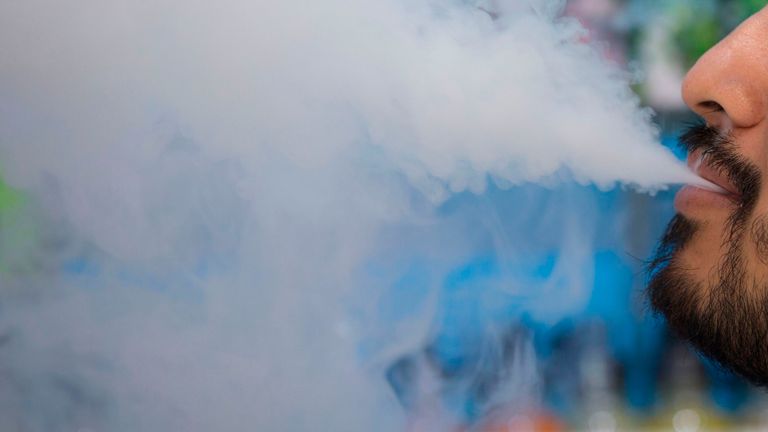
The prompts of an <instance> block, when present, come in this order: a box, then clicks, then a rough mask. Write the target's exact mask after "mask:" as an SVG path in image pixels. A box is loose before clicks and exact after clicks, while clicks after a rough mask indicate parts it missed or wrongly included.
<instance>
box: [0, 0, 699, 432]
mask: <svg viewBox="0 0 768 432" xmlns="http://www.w3.org/2000/svg"><path fill="white" fill-rule="evenodd" d="M559 8H560V2H557V1H544V0H528V1H524V0H520V1H498V2H475V3H471V4H470V3H468V2H459V1H451V0H445V1H437V0H434V1H432V0H419V1H415V2H414V1H410V2H408V1H402V0H359V1H355V2H349V1H344V0H327V1H322V2H294V1H264V0H256V1H245V0H222V1H219V2H215V3H211V2H200V1H179V0H158V1H152V2H146V1H133V2H121V1H114V0H106V1H105V0H100V1H95V0H79V1H77V2H75V3H72V2H45V1H40V0H26V1H23V2H22V1H6V2H2V3H0V170H1V172H2V175H3V177H4V179H5V180H6V181H7V182H8V183H9V184H10V185H12V186H13V188H15V190H17V191H22V192H23V194H24V196H25V197H26V198H25V200H24V203H23V206H24V208H25V215H24V216H23V217H18V218H16V221H15V223H10V222H7V223H5V224H4V226H3V227H2V229H3V230H4V231H7V230H12V229H15V228H13V227H14V226H16V227H18V226H21V225H23V226H24V227H26V228H24V229H25V231H24V232H29V235H28V236H27V240H26V243H27V244H26V245H25V246H24V247H23V248H16V247H15V246H13V245H18V242H15V243H6V244H4V245H3V246H2V247H0V249H2V253H0V257H2V258H3V259H4V260H5V261H6V262H4V263H3V266H2V268H3V270H2V273H0V287H2V288H1V290H0V305H2V309H1V310H0V325H1V326H2V327H0V329H1V330H2V332H3V333H2V334H3V336H2V339H0V341H2V346H0V367H1V368H0V380H2V384H3V385H2V388H1V389H0V429H2V430H8V431H16V430H18V431H22V430H23V431H28V430H31V431H38V430H39V431H52V430H53V431H55V430H62V431H63V430H67V431H69V430H117V431H136V430H142V431H169V430H185V431H211V430H218V431H238V430H258V431H277V430H285V431H309V430H325V431H361V430H382V431H385V430H386V431H389V430H398V429H401V428H402V427H404V425H405V423H406V419H405V414H404V413H403V411H402V409H401V408H400V407H399V405H398V403H397V401H396V398H395V395H394V394H393V392H392V389H391V387H390V385H388V384H387V382H386V381H385V380H384V378H383V373H384V370H385V369H386V367H387V366H388V365H389V364H390V363H391V362H392V361H393V360H394V359H396V358H398V357H399V356H401V355H402V354H403V353H406V352H408V351H410V350H414V349H417V348H418V347H419V346H420V345H421V344H423V343H424V341H425V340H426V338H428V337H429V333H430V331H431V330H430V328H431V327H430V326H431V325H432V324H431V323H432V322H433V318H434V316H435V314H436V308H439V306H437V305H438V303H439V302H438V301H437V300H436V297H435V295H436V294H435V293H436V287H437V286H438V285H439V284H440V283H441V280H442V278H443V277H444V275H445V274H446V273H447V272H448V271H449V270H450V269H451V268H453V267H454V266H455V264H456V263H457V262H461V261H462V260H466V259H467V258H468V257H469V256H471V254H472V253H473V251H474V250H475V249H473V248H474V247H475V246H476V245H477V244H479V243H482V241H485V240H480V239H479V238H480V237H483V236H486V237H488V239H490V241H492V242H494V244H496V245H497V246H498V245H501V246H500V247H502V249H504V250H506V251H507V252H508V253H509V254H511V255H514V254H515V251H520V250H523V249H526V248H528V247H534V248H537V249H538V250H545V249H547V248H556V249H558V250H561V251H563V253H564V255H566V256H569V257H577V258H572V259H568V260H564V261H562V262H560V263H558V264H557V266H556V267H555V270H554V271H553V272H552V273H551V276H549V277H548V279H547V281H545V282H546V283H545V284H544V286H536V287H534V286H530V285H527V282H525V281H518V284H517V285H516V286H515V288H514V289H517V290H519V291H517V293H518V294H521V295H523V296H522V297H518V298H525V299H527V300H525V301H523V300H521V303H520V304H519V307H520V308H521V309H522V308H526V307H530V308H532V310H535V311H538V312H536V313H539V314H541V315H542V316H548V317H555V318H556V317H557V316H558V314H560V313H562V311H563V310H567V309H568V308H572V307H577V306H575V305H578V304H580V303H579V299H583V298H584V289H585V288H584V287H587V286H588V285H589V275H585V274H584V271H583V266H582V265H581V264H582V263H580V261H579V258H578V257H579V256H583V255H584V254H583V252H584V250H589V248H590V245H589V244H588V239H589V238H590V235H591V234H590V233H591V232H593V231H594V229H595V225H594V223H595V222H594V218H591V217H590V215H589V214H583V215H579V216H578V217H576V216H574V217H571V218H568V219H566V223H565V224H564V225H563V224H560V223H559V219H557V218H556V217H554V216H553V215H552V214H551V212H552V211H551V208H552V202H551V201H550V200H543V199H541V198H540V195H536V194H533V195H532V196H529V194H530V191H531V189H530V186H523V185H530V184H531V183H539V184H543V185H546V186H549V187H555V186H557V185H568V184H570V183H572V182H577V183H580V184H582V185H588V184H592V185H596V186H597V187H599V188H601V189H608V188H612V187H615V186H616V185H619V184H624V185H630V186H633V187H636V188H638V189H640V190H643V191H656V190H659V189H663V188H665V187H666V186H667V185H669V184H673V183H684V182H697V181H699V180H697V178H696V177H695V176H694V175H693V174H691V173H689V172H688V171H687V170H686V169H685V168H684V167H683V166H682V165H681V164H680V163H679V162H678V161H677V160H676V159H675V158H674V157H673V156H672V155H671V153H669V152H668V151H666V150H665V149H664V148H663V147H661V146H660V145H658V144H657V143H656V130H655V129H654V127H653V126H652V125H651V122H650V116H651V113H649V112H648V111H647V110H644V109H641V108H640V107H639V106H638V101H637V100H636V98H635V97H634V96H633V94H632V92H631V91H630V89H629V87H628V80H629V76H628V75H627V73H625V72H623V71H622V70H621V69H620V68H619V67H617V66H616V65H613V64H611V63H610V62H608V61H606V60H603V59H602V58H601V56H600V54H599V51H598V50H597V49H595V47H592V46H590V45H588V44H585V43H583V42H582V39H583V36H584V30H583V29H582V28H581V27H580V26H579V24H578V23H577V22H575V21H573V20H568V19H563V18H558V13H559V11H560V9H559ZM562 187H567V188H569V189H567V190H568V191H569V192H566V193H564V194H561V195H559V198H558V199H557V201H560V199H565V200H566V202H565V203H563V202H560V204H561V205H563V206H565V207H564V208H566V209H569V208H570V209H571V210H572V211H575V210H576V209H582V210H583V207H582V206H569V205H568V203H567V200H568V199H569V198H568V197H573V196H578V195H579V187H578V186H573V185H570V186H562ZM488 188H491V189H493V190H499V189H502V190H506V189H509V188H515V190H519V193H516V194H515V195H514V197H515V199H514V203H513V204H511V205H513V207H514V210H513V213H514V214H515V216H514V217H512V218H510V219H509V220H506V221H504V223H503V224H506V225H507V226H509V227H515V228H514V229H516V230H520V235H521V236H524V237H520V238H516V237H514V236H510V235H509V233H508V232H507V234H504V235H502V234H499V233H500V232H502V231H505V230H503V229H501V230H500V229H498V227H499V226H501V225H500V222H499V216H498V214H497V210H496V209H494V208H493V206H491V205H487V206H485V207H484V206H483V205H479V206H476V205H475V204H473V205H471V206H463V207H462V206H459V207H460V210H456V211H451V209H450V208H448V207H450V206H449V205H448V204H450V203H451V202H454V197H457V196H465V194H463V193H464V192H471V193H474V194H477V195H478V196H483V194H484V193H486V190H487V189H488ZM537 197H538V198H537ZM462 199H464V198H462ZM466 199H471V198H466ZM574 199H575V198H574ZM479 202H481V203H482V202H486V204H487V201H483V200H482V199H480V201H479ZM446 206H448V207H446ZM561 208H563V207H561ZM469 214H472V215H475V216H477V217H475V216H473V217H469V216H468V215H469ZM505 217H506V216H505ZM575 219H578V221H577V220H575ZM475 220H481V221H484V222H483V224H485V226H484V227H481V226H478V225H475V224H473V223H469V221H475ZM533 221H536V223H537V224H538V225H537V226H539V227H544V226H546V227H547V228H546V229H540V230H539V231H537V232H538V233H539V235H541V237H539V240H537V242H539V243H538V244H537V245H525V244H524V239H531V238H533V237H531V231H530V230H531V229H534V230H535V228H533V225H532V223H533ZM548 221H549V222H552V223H553V225H557V228H556V229H552V228H551V226H552V225H546V224H547V223H548ZM503 224H502V225H503ZM30 226H34V227H35V229H30V228H29V227H30ZM523 231H526V232H523ZM481 232H482V233H483V234H480V233H481ZM505 235H506V237H505ZM3 238H6V237H3ZM31 244H32V245H34V246H30V245H31ZM526 250H527V249H526ZM420 260H421V261H420ZM419 262H421V263H422V264H419ZM418 265H425V266H427V267H428V268H429V271H427V272H426V274H428V275H429V276H425V277H424V278H423V280H421V279H420V280H417V281H416V282H413V283H412V285H409V286H408V287H407V288H408V289H406V290H404V291H402V292H407V293H409V294H408V296H406V297H397V296H395V298H396V299H397V300H395V301H394V302H395V306H394V307H390V308H389V309H388V308H387V307H384V306H382V302H384V303H386V301H387V300H386V299H387V298H391V297H392V293H391V289H392V286H393V284H394V285H397V280H400V279H398V278H399V276H398V275H404V274H407V273H408V272H409V271H410V270H409V269H411V268H412V267H413V266H418ZM406 279H407V278H406ZM509 280H511V281H512V284H513V285H514V281H515V280H516V279H515V276H514V275H512V276H511V277H510V279H509ZM564 287H567V288H564ZM539 293H547V295H549V296H550V298H551V296H552V294H553V293H558V295H560V296H565V297H564V298H568V299H571V300H574V299H575V300H576V301H570V300H569V301H564V302H562V303H558V304H552V302H549V303H546V304H544V305H542V304H541V303H537V302H536V300H537V299H540V297H538V294H539ZM561 298H562V297H561ZM390 309H391V310H393V311H395V312H392V313H389V312H387V313H385V312H383V311H387V310H390ZM552 319H554V318H552Z"/></svg>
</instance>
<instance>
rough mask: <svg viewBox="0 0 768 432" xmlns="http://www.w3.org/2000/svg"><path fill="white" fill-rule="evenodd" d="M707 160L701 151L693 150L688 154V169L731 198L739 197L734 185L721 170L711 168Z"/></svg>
mask: <svg viewBox="0 0 768 432" xmlns="http://www.w3.org/2000/svg"><path fill="white" fill-rule="evenodd" d="M709 162H710V161H709V158H708V157H707V155H706V154H705V153H704V151H703V150H695V151H693V152H691V153H689V154H688V160H687V163H688V167H689V168H690V169H691V170H693V171H694V172H695V173H696V174H698V175H699V176H701V177H702V178H704V179H706V180H709V181H711V182H712V183H714V184H716V185H718V186H720V187H721V188H723V189H725V190H726V191H728V193H729V194H730V195H732V196H733V197H739V196H740V195H741V193H740V192H739V189H738V188H737V187H736V185H734V184H733V182H731V180H730V179H729V178H728V175H727V173H725V172H723V170H719V169H716V168H713V167H712V166H711V165H710V163H709Z"/></svg>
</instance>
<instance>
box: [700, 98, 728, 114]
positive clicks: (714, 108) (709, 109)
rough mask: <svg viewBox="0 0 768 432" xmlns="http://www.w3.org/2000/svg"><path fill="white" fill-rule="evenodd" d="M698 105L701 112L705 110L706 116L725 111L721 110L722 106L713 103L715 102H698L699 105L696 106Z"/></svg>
mask: <svg viewBox="0 0 768 432" xmlns="http://www.w3.org/2000/svg"><path fill="white" fill-rule="evenodd" d="M698 105H699V107H700V108H701V109H702V110H705V111H706V114H710V113H716V112H723V111H725V109H724V108H723V106H722V105H720V104H719V103H717V102H715V101H704V102H699V104H698Z"/></svg>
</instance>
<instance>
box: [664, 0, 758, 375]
mask: <svg viewBox="0 0 768 432" xmlns="http://www.w3.org/2000/svg"><path fill="white" fill-rule="evenodd" d="M766 41H768V7H766V8H764V9H763V10H762V11H760V12H758V13H757V14H755V15H754V16H752V17H751V18H750V19H748V20H747V21H745V22H744V23H742V24H741V26H739V27H738V28H737V29H736V30H735V31H734V32H733V33H731V34H730V35H729V36H728V37H727V38H725V39H723V40H722V41H721V42H720V43H719V44H718V45H716V46H715V47H714V48H712V49H711V50H710V51H708V52H707V53H706V54H705V55H704V56H702V58H701V59H699V61H698V62H697V63H696V65H694V67H693V68H692V69H691V70H690V72H689V73H688V75H687V76H686V79H685V81H684V83H683V99H684V100H685V102H686V104H687V105H688V106H689V107H690V108H691V109H692V110H693V111H695V112H696V113H697V114H698V115H700V116H701V117H702V119H703V121H704V123H705V124H704V125H702V126H699V127H694V128H693V129H691V130H690V131H689V132H688V133H687V134H686V135H684V136H683V138H682V140H681V141H682V142H683V144H684V145H685V146H686V147H687V148H688V150H689V156H688V163H689V165H690V166H692V167H693V168H696V169H697V171H698V172H699V174H700V175H702V176H703V177H705V178H708V179H709V180H711V181H713V182H715V183H717V184H719V185H720V186H722V187H723V188H724V189H726V190H728V191H729V193H728V194H718V193H715V192H710V191H705V190H702V189H698V188H695V187H692V186H686V187H684V188H683V189H681V191H680V192H679V193H678V194H677V196H676V197H675V208H676V210H677V213H678V214H677V216H675V219H673V221H672V222H671V223H670V225H669V227H668V228H667V232H666V234H665V236H664V238H663V239H662V243H661V246H660V248H659V250H658V253H657V256H656V258H655V259H654V261H653V262H652V263H651V270H652V273H651V274H652V279H651V282H650V284H649V295H650V298H651V304H652V306H653V307H654V309H655V310H657V311H659V312H661V313H663V314H664V315H665V316H666V318H667V321H668V322H669V325H670V327H671V328H672V329H673V330H674V331H676V332H677V333H678V334H680V335H681V336H682V337H684V338H686V339H688V340H689V341H691V342H692V343H693V345H694V346H695V347H697V348H698V349H699V350H701V351H702V352H703V353H704V354H705V355H707V356H709V357H711V358H713V359H715V360H717V361H719V362H720V363H721V364H723V365H724V366H726V367H728V368H731V369H732V370H734V371H736V372H737V373H740V374H742V375H743V376H745V377H746V378H748V379H749V380H751V381H753V382H754V383H756V384H759V385H763V386H768V185H767V184H766V181H768V178H767V177H766V175H768V42H766Z"/></svg>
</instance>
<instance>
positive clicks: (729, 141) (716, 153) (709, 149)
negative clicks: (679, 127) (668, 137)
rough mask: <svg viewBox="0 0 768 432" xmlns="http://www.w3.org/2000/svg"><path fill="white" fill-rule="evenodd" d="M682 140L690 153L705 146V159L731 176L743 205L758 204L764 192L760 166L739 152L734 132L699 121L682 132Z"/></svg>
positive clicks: (682, 144) (708, 163)
mask: <svg viewBox="0 0 768 432" xmlns="http://www.w3.org/2000/svg"><path fill="white" fill-rule="evenodd" d="M679 143H680V146H681V147H682V148H683V149H684V150H685V151H687V152H688V153H689V154H690V153H693V152H694V151H697V150H701V152H702V156H703V157H704V161H705V162H704V163H706V164H707V165H708V166H709V167H710V168H712V169H714V170H716V171H718V172H719V173H720V174H722V175H725V176H726V177H728V180H729V181H730V182H731V183H732V184H733V185H734V187H736V189H737V190H738V191H739V195H740V198H741V204H742V206H744V207H751V206H753V205H754V203H755V201H756V200H757V196H758V195H759V193H760V169H759V168H757V166H755V165H754V164H753V163H752V162H750V161H749V160H748V159H747V158H745V157H744V156H742V155H741V154H740V153H739V151H738V147H737V145H736V143H735V141H734V139H733V137H732V136H731V135H730V134H724V133H722V132H721V131H720V130H718V129H717V128H714V127H711V126H708V125H706V124H695V125H692V126H690V127H689V128H688V129H687V130H686V131H685V132H684V133H683V134H682V135H681V136H680V139H679Z"/></svg>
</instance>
